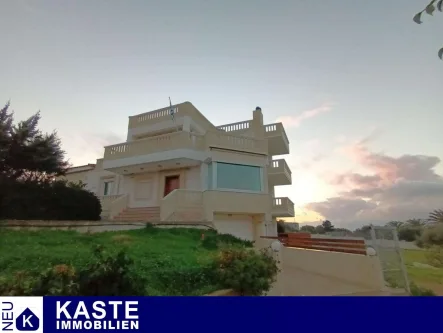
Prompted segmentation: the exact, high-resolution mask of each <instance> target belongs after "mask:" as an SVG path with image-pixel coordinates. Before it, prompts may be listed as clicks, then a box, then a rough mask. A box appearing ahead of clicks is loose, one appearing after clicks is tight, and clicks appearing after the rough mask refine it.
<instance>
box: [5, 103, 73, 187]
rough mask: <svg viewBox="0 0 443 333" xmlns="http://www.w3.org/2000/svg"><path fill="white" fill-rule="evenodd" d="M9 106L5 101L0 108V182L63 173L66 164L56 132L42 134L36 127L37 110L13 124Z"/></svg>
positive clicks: (39, 178) (38, 117) (40, 179)
mask: <svg viewBox="0 0 443 333" xmlns="http://www.w3.org/2000/svg"><path fill="white" fill-rule="evenodd" d="M9 106H10V104H9V102H8V103H7V104H6V105H5V106H4V107H3V108H2V109H0V177H2V179H0V181H1V180H3V181H6V180H5V178H7V179H10V180H17V179H34V180H37V181H42V180H46V179H50V178H54V177H55V176H60V175H63V174H64V173H65V172H66V170H67V168H68V167H69V163H68V162H67V161H66V160H65V152H64V151H63V150H62V149H61V142H60V140H59V138H58V136H57V133H56V132H53V133H51V134H43V133H42V132H41V131H40V130H39V129H38V128H37V126H38V122H39V120H40V112H37V113H36V114H34V115H33V116H31V117H30V118H28V119H27V120H24V121H20V122H19V123H18V124H17V125H15V126H14V125H13V121H14V117H13V113H12V112H10V111H9Z"/></svg>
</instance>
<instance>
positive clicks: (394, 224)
mask: <svg viewBox="0 0 443 333" xmlns="http://www.w3.org/2000/svg"><path fill="white" fill-rule="evenodd" d="M403 224H404V223H403V222H400V221H391V222H388V223H386V226H387V227H391V228H396V229H398V228H400V227H401V226H402V225H403Z"/></svg>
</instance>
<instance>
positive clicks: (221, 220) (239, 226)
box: [214, 215, 254, 241]
mask: <svg viewBox="0 0 443 333" xmlns="http://www.w3.org/2000/svg"><path fill="white" fill-rule="evenodd" d="M214 224H215V227H216V229H217V231H218V232H219V233H221V234H230V235H233V236H235V237H237V238H240V239H244V240H248V241H253V240H254V224H253V223H252V218H251V217H250V216H247V215H232V216H229V215H215V216H214Z"/></svg>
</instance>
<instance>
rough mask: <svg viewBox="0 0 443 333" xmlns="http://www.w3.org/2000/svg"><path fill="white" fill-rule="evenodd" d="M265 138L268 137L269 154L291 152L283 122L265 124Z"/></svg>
mask: <svg viewBox="0 0 443 333" xmlns="http://www.w3.org/2000/svg"><path fill="white" fill-rule="evenodd" d="M265 138H266V139H268V145H269V155H272V156H275V155H286V154H289V140H288V137H287V135H286V132H285V129H284V127H283V124H282V123H275V124H269V125H265Z"/></svg>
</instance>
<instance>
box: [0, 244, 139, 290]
mask: <svg viewBox="0 0 443 333" xmlns="http://www.w3.org/2000/svg"><path fill="white" fill-rule="evenodd" d="M132 264H133V261H132V260H131V259H129V258H128V257H127V255H126V253H125V251H124V250H122V251H120V252H118V253H116V254H108V255H107V254H106V253H105V252H104V250H103V248H101V247H97V248H96V249H95V250H94V260H93V261H92V262H91V263H90V264H89V265H87V266H86V267H85V268H83V269H81V270H79V271H76V269H75V268H74V267H72V266H68V265H56V266H54V267H52V268H49V269H47V270H45V271H43V272H42V273H40V274H39V275H37V276H29V275H27V274H25V273H18V274H16V276H15V278H14V279H12V280H11V279H10V280H0V295H4V296H6V295H7V296H136V295H144V294H145V282H144V280H143V279H142V278H141V277H140V276H139V275H137V274H135V272H133V271H132V270H131V268H132V267H131V266H132Z"/></svg>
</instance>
